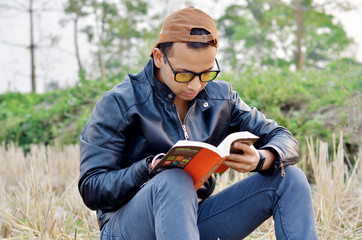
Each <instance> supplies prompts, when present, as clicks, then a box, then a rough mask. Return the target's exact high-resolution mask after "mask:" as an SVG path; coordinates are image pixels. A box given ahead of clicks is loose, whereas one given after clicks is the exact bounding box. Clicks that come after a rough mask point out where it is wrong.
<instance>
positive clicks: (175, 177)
mask: <svg viewBox="0 0 362 240" xmlns="http://www.w3.org/2000/svg"><path fill="white" fill-rule="evenodd" d="M154 178H155V179H154V180H155V184H156V185H157V187H158V188H159V189H162V190H166V191H167V192H169V193H172V192H175V193H177V194H179V195H184V194H187V195H189V194H194V195H195V196H196V191H195V188H194V187H193V180H192V177H191V176H190V174H188V173H187V172H186V171H184V170H182V169H167V170H165V171H163V172H161V173H159V174H157V175H156V176H155V177H154Z"/></svg>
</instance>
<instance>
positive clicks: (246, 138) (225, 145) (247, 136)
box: [217, 131, 259, 157]
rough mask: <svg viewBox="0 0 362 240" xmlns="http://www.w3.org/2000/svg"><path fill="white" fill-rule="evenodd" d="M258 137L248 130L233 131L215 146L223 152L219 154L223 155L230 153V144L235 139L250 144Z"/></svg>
mask: <svg viewBox="0 0 362 240" xmlns="http://www.w3.org/2000/svg"><path fill="white" fill-rule="evenodd" d="M258 139H259V137H258V136H256V135H254V134H252V133H250V132H248V131H243V132H235V133H231V134H230V135H228V136H227V137H226V138H225V139H224V140H223V141H222V142H221V143H220V144H219V146H218V147H217V148H218V149H220V150H221V152H222V153H223V154H222V155H221V156H222V157H225V156H228V155H230V148H231V146H232V144H233V143H234V142H235V141H237V142H244V143H248V145H252V144H254V143H255V142H256V140H258Z"/></svg>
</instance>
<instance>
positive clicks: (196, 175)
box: [150, 132, 258, 190]
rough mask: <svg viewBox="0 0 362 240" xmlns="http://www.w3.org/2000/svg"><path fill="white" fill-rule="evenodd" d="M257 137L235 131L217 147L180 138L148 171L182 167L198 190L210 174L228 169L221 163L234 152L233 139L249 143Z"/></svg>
mask: <svg viewBox="0 0 362 240" xmlns="http://www.w3.org/2000/svg"><path fill="white" fill-rule="evenodd" d="M257 139H258V137H257V136H255V135H254V134H252V133H249V132H237V133H233V134H230V135H229V136H227V137H226V138H225V139H224V140H223V141H222V142H221V143H220V145H219V146H217V147H215V146H213V145H211V144H208V143H203V142H197V141H187V140H180V141H178V142H177V143H176V144H175V145H174V146H173V147H172V148H171V149H170V150H169V151H168V152H167V153H166V155H165V156H164V157H163V158H162V160H161V161H160V162H159V163H157V165H156V166H155V167H154V168H153V169H152V170H151V171H150V172H151V173H152V174H157V173H158V172H161V171H163V170H165V169H167V168H175V167H177V168H182V169H184V170H185V171H187V172H188V173H189V174H190V175H191V177H192V179H193V181H194V187H195V189H196V190H198V189H199V188H200V187H201V186H202V184H204V182H205V181H206V180H207V179H208V178H209V177H210V175H211V174H213V173H214V172H219V173H220V172H225V171H226V170H227V169H228V167H226V166H225V165H222V163H223V162H224V161H225V159H226V157H227V156H228V155H229V154H230V152H234V150H233V148H232V147H231V146H232V144H233V143H234V142H235V141H241V142H246V143H248V144H250V145H251V144H253V143H254V142H255V141H256V140H257Z"/></svg>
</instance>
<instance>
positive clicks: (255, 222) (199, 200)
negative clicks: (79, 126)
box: [79, 7, 316, 240]
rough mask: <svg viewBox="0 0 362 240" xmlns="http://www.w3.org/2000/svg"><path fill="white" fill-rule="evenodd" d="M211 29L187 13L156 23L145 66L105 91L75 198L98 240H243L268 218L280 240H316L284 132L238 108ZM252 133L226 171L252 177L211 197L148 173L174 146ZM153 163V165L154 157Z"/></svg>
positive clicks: (84, 139)
mask: <svg viewBox="0 0 362 240" xmlns="http://www.w3.org/2000/svg"><path fill="white" fill-rule="evenodd" d="M218 41H219V39H218V34H217V29H216V26H215V24H214V21H213V20H212V19H211V17H210V16H209V15H207V14H206V13H204V12H202V11H201V10H198V9H196V8H193V7H189V8H185V9H181V10H179V11H176V12H174V13H173V14H171V15H170V16H169V17H168V18H167V19H166V20H165V22H164V23H163V26H162V29H161V32H160V37H159V40H158V43H157V45H156V47H155V48H154V49H153V50H152V54H151V56H152V57H151V59H150V61H149V62H148V63H147V65H146V66H145V68H144V69H143V70H142V71H141V72H140V73H138V74H137V75H128V76H127V77H126V78H125V79H124V80H123V82H121V83H120V84H118V85H117V86H115V87H114V88H113V89H112V90H110V91H108V92H106V93H105V94H104V95H103V96H102V98H101V99H100V100H99V101H98V103H97V104H96V106H95V108H94V111H93V113H92V115H91V117H90V118H89V121H88V123H87V124H86V126H85V128H84V130H83V132H82V135H81V164H80V180H79V191H80V193H81V195H82V197H83V200H84V202H85V204H86V205H87V206H88V207H89V208H90V209H93V210H97V215H98V219H99V224H100V227H101V239H127V240H128V239H141V240H144V239H172V240H176V239H180V240H181V239H182V240H185V239H218V238H219V239H226V240H230V239H242V238H244V237H246V236H247V235H248V234H250V233H251V232H252V231H253V230H254V229H255V228H257V227H258V226H259V225H260V224H261V223H263V222H264V221H265V220H266V219H268V218H269V217H270V216H273V218H274V221H275V229H276V235H277V238H278V239H316V231H315V222H314V213H313V208H312V201H311V194H310V189H309V185H308V182H307V180H306V178H305V176H304V174H303V173H302V172H301V171H300V170H299V169H297V168H296V167H294V166H291V165H292V164H295V163H296V162H297V161H298V158H299V147H298V143H297V141H296V140H295V139H294V137H293V136H292V135H291V133H290V132H289V131H288V130H287V129H285V128H283V127H280V126H278V125H277V124H276V123H275V122H274V121H272V120H268V119H266V118H265V117H264V115H263V114H262V113H260V112H259V111H257V110H256V109H255V108H250V107H249V106H248V105H247V104H246V103H244V102H243V101H242V100H241V99H240V97H239V96H238V93H237V92H235V91H233V90H232V88H231V86H230V84H228V83H226V82H224V81H212V80H214V79H215V78H216V76H217V75H218V73H219V71H220V67H219V64H218V62H217V59H216V51H217V47H218V44H219V42H218ZM236 131H250V132H252V133H254V134H255V135H257V136H259V137H260V139H259V140H258V141H257V142H256V143H255V144H254V146H248V145H246V144H242V143H239V144H235V145H234V147H235V148H238V149H240V150H242V151H243V152H244V153H243V154H231V155H230V156H229V157H228V158H227V160H226V161H225V165H227V166H229V167H230V168H232V169H234V170H236V171H238V172H250V171H256V172H258V173H256V174H253V175H251V176H250V177H248V178H246V179H244V180H242V181H240V182H238V183H236V184H234V185H232V186H230V187H228V188H226V189H224V190H223V191H221V192H220V193H218V194H215V195H212V196H211V194H212V192H213V189H214V186H215V181H214V179H213V178H210V179H209V180H208V181H207V182H206V183H205V184H204V186H203V187H202V188H200V190H198V191H197V192H196V191H195V189H194V187H193V183H192V179H191V177H190V176H189V174H188V173H186V172H185V171H183V170H180V169H169V170H165V171H163V172H161V173H159V174H157V175H155V176H152V175H150V174H149V171H150V169H151V166H150V162H151V161H152V160H153V158H154V157H155V155H157V154H158V153H163V152H167V151H168V150H169V149H170V148H171V147H172V145H173V144H175V143H176V142H177V141H178V140H180V139H190V140H196V141H203V142H208V143H211V144H213V145H218V144H219V143H220V142H221V141H222V140H223V139H224V138H225V137H226V136H227V135H228V134H230V133H232V132H236ZM156 160H157V159H156Z"/></svg>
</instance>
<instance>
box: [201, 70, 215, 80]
mask: <svg viewBox="0 0 362 240" xmlns="http://www.w3.org/2000/svg"><path fill="white" fill-rule="evenodd" d="M216 75H217V72H205V73H203V74H201V81H203V82H208V81H211V80H214V79H215V78H216Z"/></svg>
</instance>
